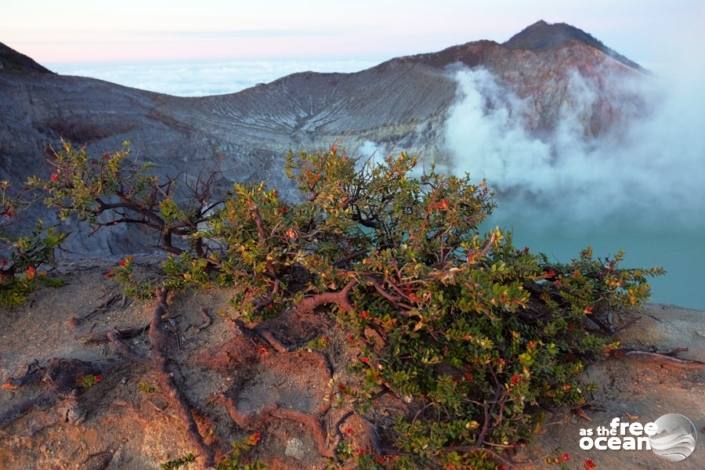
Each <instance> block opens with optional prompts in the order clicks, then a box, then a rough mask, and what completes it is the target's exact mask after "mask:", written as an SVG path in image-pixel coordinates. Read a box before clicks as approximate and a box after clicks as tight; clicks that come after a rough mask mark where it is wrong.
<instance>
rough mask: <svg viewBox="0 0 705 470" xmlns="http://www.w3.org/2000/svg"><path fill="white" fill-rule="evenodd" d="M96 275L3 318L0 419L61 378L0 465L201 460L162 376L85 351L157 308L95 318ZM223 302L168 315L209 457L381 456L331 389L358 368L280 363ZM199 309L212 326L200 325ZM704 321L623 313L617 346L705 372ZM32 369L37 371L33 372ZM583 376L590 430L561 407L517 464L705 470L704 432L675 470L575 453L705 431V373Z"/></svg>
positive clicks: (299, 355) (182, 303) (617, 455)
mask: <svg viewBox="0 0 705 470" xmlns="http://www.w3.org/2000/svg"><path fill="white" fill-rule="evenodd" d="M103 272H104V269H101V268H100V267H95V268H88V269H79V270H75V271H74V272H72V273H67V274H65V279H66V281H67V284H66V285H65V286H63V287H60V288H54V289H52V288H41V289H40V290H38V291H37V292H35V293H34V294H32V296H31V298H30V300H29V302H28V303H27V304H26V305H24V306H22V307H18V308H16V309H13V310H5V311H2V312H0V382H1V383H4V384H6V385H4V386H3V389H1V390H0V416H7V412H8V410H11V409H12V408H13V407H16V406H17V405H18V403H22V402H23V400H26V399H27V398H33V397H37V396H39V395H40V394H42V393H46V391H47V390H51V380H49V381H47V379H46V377H54V378H55V380H56V381H57V383H60V384H61V385H60V386H59V389H60V390H61V391H63V392H65V393H64V395H62V396H60V397H59V399H57V400H55V401H53V402H46V403H44V402H43V403H38V404H37V406H34V407H32V408H30V409H28V410H27V411H26V412H25V413H21V414H19V415H17V416H16V417H14V419H12V420H9V421H8V422H6V423H4V425H3V426H2V428H1V429H0V468H3V469H8V470H15V469H17V470H19V469H28V468H50V469H53V468H57V469H58V468H61V469H64V468H70V469H73V468H75V469H79V468H80V469H84V468H95V469H105V468H107V469H116V470H117V469H143V468H144V469H150V468H155V469H156V468H159V465H160V464H161V463H164V462H167V461H169V460H171V459H175V458H178V457H181V456H184V455H186V454H188V453H189V452H194V453H196V450H195V449H194V448H193V444H192V441H191V440H190V439H189V435H188V432H187V429H186V427H185V425H184V423H183V421H182V419H181V418H180V417H179V415H178V413H177V411H176V409H175V408H174V406H173V401H172V400H171V399H170V397H169V395H168V391H166V390H164V389H162V388H161V385H160V384H161V382H160V380H159V377H158V376H157V375H156V373H155V371H154V370H152V369H151V368H150V367H149V366H148V365H140V364H135V363H131V362H129V361H126V360H125V358H123V357H121V356H120V355H119V354H117V352H116V350H115V348H114V346H112V345H110V344H108V343H107V342H102V343H100V342H94V340H90V341H88V340H87V339H91V338H95V337H96V335H98V334H99V333H101V332H105V331H108V330H109V329H110V328H118V329H126V328H129V327H134V326H145V325H146V324H147V322H148V321H149V316H150V312H151V310H152V308H153V305H152V303H151V302H137V301H127V302H125V303H123V301H122V298H121V297H119V298H118V301H116V302H113V303H110V304H109V306H108V307H107V308H97V307H100V306H101V305H103V304H105V302H106V300H109V299H110V298H111V297H112V296H113V295H115V294H116V293H118V286H117V285H116V284H115V283H114V282H113V281H112V280H110V279H105V278H104V277H103ZM229 300H230V295H229V293H228V292H227V291H226V290H217V289H215V290H204V291H199V292H196V293H192V294H186V295H180V296H177V297H175V298H174V299H173V300H171V301H170V303H169V312H168V314H167V315H166V317H165V318H164V325H165V329H166V330H165V331H166V332H167V333H168V338H169V346H168V349H167V350H166V353H167V354H168V356H169V358H170V360H171V362H172V363H173V364H174V367H173V368H172V369H171V370H172V371H173V374H174V380H175V381H176V382H177V383H178V384H179V386H180V389H181V391H182V392H183V393H184V395H185V397H186V399H187V400H188V402H189V403H190V404H191V406H192V409H193V413H194V418H195V421H196V424H197V426H198V429H199V430H200V431H201V434H202V435H204V436H206V440H207V442H208V443H210V444H209V445H214V446H215V448H216V457H217V458H220V457H222V456H223V455H226V454H227V452H228V450H229V443H230V442H232V441H234V440H241V439H248V438H252V436H253V435H256V436H257V446H256V447H255V448H254V449H255V450H254V452H255V454H254V457H256V458H258V459H260V461H263V462H265V463H267V465H269V468H279V469H316V468H320V469H324V468H327V467H326V466H327V465H328V462H329V461H328V459H327V458H326V455H325V454H327V453H329V452H330V449H332V448H334V447H335V445H336V444H337V442H340V439H346V442H351V443H352V445H353V447H357V448H360V449H365V450H367V451H369V450H374V449H375V448H376V446H378V445H379V442H378V440H379V437H378V436H377V434H376V431H375V429H374V426H373V425H372V424H371V423H372V421H375V420H383V419H384V416H382V415H380V416H372V417H365V416H361V415H358V414H356V413H355V412H354V410H352V409H350V408H349V407H346V406H345V405H341V404H340V403H339V402H338V401H337V400H336V399H335V392H336V391H337V390H338V385H337V384H344V383H351V382H352V381H354V380H355V378H354V376H350V375H349V372H347V368H346V365H345V364H347V363H349V360H345V358H344V357H332V358H327V359H326V358H324V357H323V356H322V355H321V354H320V353H318V352H315V351H309V350H307V349H306V348H305V347H303V348H301V347H299V346H296V345H292V346H291V351H289V352H277V351H276V350H275V349H273V348H272V347H271V346H269V345H268V344H267V342H266V341H263V340H262V339H261V338H256V337H249V336H247V335H243V333H242V330H241V328H240V327H239V326H238V324H237V322H235V321H233V319H237V318H238V313H237V309H236V307H234V306H233V305H232V304H231V303H230V302H229ZM203 308H206V310H207V312H208V315H209V316H210V318H211V319H212V323H211V324H210V326H208V327H206V328H204V329H202V330H199V327H200V326H201V325H203V324H204V318H203V313H202V309H203ZM704 315H705V313H704V312H699V311H694V310H687V309H680V308H677V307H673V306H662V305H650V306H648V307H646V308H644V309H643V310H642V311H639V312H635V313H631V314H629V315H626V316H624V317H623V318H618V319H617V321H618V324H619V325H621V326H623V327H624V328H623V329H622V330H621V331H620V332H619V333H618V337H619V339H620V340H621V342H622V345H623V347H626V348H630V347H632V348H640V349H642V350H654V351H658V352H669V351H674V350H678V352H677V354H676V355H677V357H678V358H688V359H691V360H699V361H704V362H705V354H704V353H703V345H702V341H703V340H702V338H701V336H700V334H699V331H700V329H701V328H702V325H703V320H704V319H705V317H704ZM77 319H78V321H76V320H77ZM292 321H295V320H294V319H292ZM331 341H335V338H332V339H331ZM125 343H126V344H128V345H129V346H130V347H131V348H132V349H133V350H134V351H136V352H138V353H139V354H148V352H149V350H150V345H149V344H148V338H147V334H146V333H142V334H138V335H136V336H134V337H132V338H129V339H126V340H125ZM680 348H688V351H682V350H681V349H680ZM57 358H58V359H57ZM59 360H61V361H64V362H62V364H67V367H65V368H63V369H61V370H62V371H64V372H63V374H58V375H57V374H56V370H58V369H52V366H51V364H58V362H56V361H59ZM33 363H35V364H36V366H32V367H35V368H36V369H32V368H29V369H28V367H27V366H28V364H33ZM42 367H43V368H44V369H42ZM28 370H29V371H32V370H41V371H43V372H42V373H41V374H38V375H37V377H38V378H39V379H38V380H36V381H28V382H27V384H25V385H23V386H8V385H7V384H8V383H10V382H11V383H17V382H12V380H11V379H13V378H17V377H20V376H22V375H23V374H25V373H26V372H27V371H28ZM52 370H53V372H52ZM74 372H75V373H74ZM87 374H97V375H101V380H100V381H99V382H97V383H95V384H94V385H92V386H90V387H87V388H86V387H82V386H81V380H80V377H78V376H79V375H87ZM29 376H30V377H31V376H32V374H29ZM61 377H63V378H61ZM586 378H587V380H588V381H592V382H594V383H595V385H596V389H595V392H594V393H593V395H592V400H591V402H590V405H591V406H590V407H588V408H586V409H585V416H587V417H588V418H589V419H590V421H586V420H585V419H584V418H582V417H579V416H576V415H574V414H572V413H571V412H570V410H555V411H554V412H553V414H552V415H551V416H548V417H547V418H546V422H545V425H544V426H543V428H542V430H541V431H540V433H539V435H538V436H537V438H536V439H535V441H534V442H533V443H532V444H531V445H529V446H528V447H527V448H525V449H523V450H522V451H521V452H520V453H519V455H517V456H515V460H516V461H517V462H518V464H517V468H527V469H545V468H554V467H553V466H552V465H549V464H547V463H546V460H545V459H546V457H547V456H555V455H561V454H563V453H568V454H569V455H570V461H569V462H567V466H568V468H570V469H578V470H581V469H583V468H584V462H585V460H586V459H590V460H591V461H592V462H593V463H594V464H596V466H597V467H596V468H598V469H626V470H628V469H635V470H636V469H661V468H673V469H676V468H683V469H700V468H705V445H703V444H702V437H703V436H702V434H700V435H699V436H698V439H699V440H700V441H701V442H700V443H699V444H698V446H697V448H696V450H695V453H694V454H693V455H691V456H690V457H689V458H688V459H687V460H685V461H683V462H679V463H677V464H667V463H666V462H665V461H664V460H662V459H660V458H658V457H656V456H655V455H654V454H653V453H652V452H650V451H643V452H626V451H624V452H617V451H582V450H580V449H579V446H578V439H579V429H580V428H581V427H586V426H597V425H605V426H607V425H609V423H610V421H611V420H612V419H613V418H614V417H619V418H620V419H622V420H624V421H640V422H642V423H644V422H647V421H651V420H654V419H656V418H658V417H659V416H661V415H663V414H665V413H681V414H684V415H686V416H688V417H689V418H690V419H691V420H692V421H693V422H694V423H695V425H696V427H697V429H698V430H700V429H701V428H702V427H703V426H705V418H704V417H705V400H703V396H705V369H702V368H699V367H679V366H677V365H673V364H672V363H671V362H669V361H666V362H661V361H653V360H651V359H649V358H645V357H640V356H621V357H616V358H613V359H610V360H606V361H604V362H601V363H598V364H595V365H593V366H592V367H590V368H589V370H588V371H587V373H586ZM30 382H31V383H30ZM74 391H75V393H74ZM224 396H225V397H231V398H233V399H234V403H235V405H236V410H237V411H238V412H239V413H240V414H242V415H245V416H247V417H249V418H248V420H247V422H246V423H244V424H245V425H244V426H240V425H238V424H237V423H236V422H235V421H234V420H233V419H232V416H231V415H230V414H229V413H228V410H227V409H226V407H225V406H223V403H222V397H224ZM385 397H386V398H385ZM385 400H386V401H387V402H388V403H384V402H385ZM394 400H395V398H394V397H392V396H383V397H380V398H379V399H377V402H379V403H377V405H376V406H377V407H382V408H384V407H388V408H390V409H393V408H395V407H399V406H402V407H403V403H397V402H395V401H394ZM311 420H314V421H311ZM312 423H314V424H312ZM315 423H317V424H315ZM253 433H255V434H253ZM189 468H190V467H189ZM193 468H198V467H193ZM555 468H558V467H555Z"/></svg>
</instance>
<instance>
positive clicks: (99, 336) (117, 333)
mask: <svg viewBox="0 0 705 470" xmlns="http://www.w3.org/2000/svg"><path fill="white" fill-rule="evenodd" d="M145 331H147V325H144V326H138V327H135V328H125V329H122V330H118V329H116V328H113V329H111V330H108V331H101V332H100V333H93V334H91V335H87V336H84V337H82V338H78V341H79V342H80V343H81V344H102V343H111V342H113V339H111V338H110V334H111V333H112V334H113V338H117V339H121V340H125V339H132V338H134V337H136V336H139V335H141V334H142V333H144V332H145Z"/></svg>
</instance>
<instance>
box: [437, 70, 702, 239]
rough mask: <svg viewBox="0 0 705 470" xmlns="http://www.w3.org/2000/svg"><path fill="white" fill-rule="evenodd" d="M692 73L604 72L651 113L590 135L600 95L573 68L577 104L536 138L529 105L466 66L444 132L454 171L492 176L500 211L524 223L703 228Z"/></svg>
mask: <svg viewBox="0 0 705 470" xmlns="http://www.w3.org/2000/svg"><path fill="white" fill-rule="evenodd" d="M700 72H701V71H700ZM687 77H688V78H687V80H683V79H682V77H681V78H679V79H665V78H663V77H662V78H658V79H657V78H649V79H645V80H644V81H642V82H639V81H626V80H624V78H623V77H621V78H618V77H609V76H608V77H607V79H608V83H609V86H608V88H607V89H608V92H609V90H613V91H614V90H625V91H627V92H629V93H639V94H641V95H642V96H645V98H646V99H647V101H648V102H649V103H650V105H651V106H650V108H651V110H650V112H649V113H648V115H646V116H639V117H636V116H631V117H630V118H629V119H627V120H626V121H625V122H623V123H622V124H617V125H616V128H614V129H610V130H609V131H608V132H606V133H605V134H604V135H602V136H600V137H596V138H586V137H585V134H584V126H585V124H584V122H585V116H586V113H588V110H590V109H591V107H592V105H593V103H594V101H595V100H596V99H598V91H597V90H595V89H594V88H593V86H592V84H591V82H589V81H588V80H585V79H583V77H582V76H581V75H580V74H579V73H577V72H575V73H573V74H572V75H571V78H570V80H569V86H568V96H567V98H568V99H567V101H568V102H570V103H571V105H570V106H562V107H561V112H560V119H559V124H558V126H557V128H556V129H555V130H553V131H552V132H551V133H550V134H549V135H547V136H542V138H538V137H535V136H534V135H532V134H531V133H530V132H529V131H527V130H526V126H525V117H526V116H531V114H530V109H529V108H528V103H527V102H525V101H522V100H521V99H519V97H517V96H516V95H515V94H514V93H512V92H511V90H510V89H508V88H507V87H505V86H502V85H501V84H500V83H499V82H498V81H497V80H496V79H495V78H494V77H493V75H492V74H491V73H489V72H488V71H486V70H483V69H473V70H468V69H464V70H461V71H459V72H457V73H456V75H455V78H456V80H457V81H458V84H459V87H458V89H459V97H458V100H457V102H456V103H455V105H454V106H453V107H452V108H451V110H450V112H449V117H448V120H447V123H446V129H445V131H446V132H445V144H446V146H447V149H448V153H449V155H450V158H451V167H452V168H451V169H452V171H454V172H456V173H461V172H465V171H468V172H469V173H470V174H471V175H472V176H473V177H474V178H486V179H487V180H488V182H489V183H490V185H491V186H493V187H494V188H496V189H497V190H498V191H499V193H500V197H499V199H500V214H502V215H503V217H506V218H507V219H508V220H512V219H513V220H514V221H516V219H517V217H519V218H523V219H525V220H523V223H524V224H526V223H529V224H530V223H531V221H535V222H536V223H539V224H542V225H544V226H545V224H547V223H548V224H550V223H551V222H550V221H551V220H554V221H557V223H560V224H562V225H563V226H565V225H566V222H575V226H576V227H580V226H583V225H584V224H585V223H586V222H598V223H599V222H601V221H604V220H606V219H608V218H619V219H622V218H624V217H627V218H629V220H630V221H631V223H636V224H639V225H643V224H654V223H684V224H687V225H688V226H689V227H690V228H694V227H705V127H703V126H704V124H703V123H704V122H705V99H704V96H705V94H704V93H703V91H702V90H701V86H700V85H699V84H702V83H703V81H702V77H705V74H702V73H691V74H687ZM647 82H648V83H647ZM610 94H611V95H612V93H610ZM617 95H619V93H616V94H615V96H617ZM627 105H628V104H627V103H625V106H627ZM626 111H627V112H628V113H631V112H633V110H629V109H627V110H626ZM546 212H550V216H546Z"/></svg>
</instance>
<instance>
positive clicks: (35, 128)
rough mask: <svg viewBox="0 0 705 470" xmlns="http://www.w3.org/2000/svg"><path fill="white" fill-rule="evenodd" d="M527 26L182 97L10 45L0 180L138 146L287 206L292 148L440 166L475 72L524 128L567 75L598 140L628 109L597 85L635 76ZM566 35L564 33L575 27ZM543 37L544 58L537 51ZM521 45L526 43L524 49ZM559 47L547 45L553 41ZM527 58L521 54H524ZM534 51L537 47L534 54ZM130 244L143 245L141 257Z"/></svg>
mask: <svg viewBox="0 0 705 470" xmlns="http://www.w3.org/2000/svg"><path fill="white" fill-rule="evenodd" d="M536 28H537V26H536V25H534V26H532V27H530V28H529V29H528V31H529V32H528V33H527V32H526V31H527V30H525V31H524V32H522V33H520V35H519V36H518V37H517V36H515V38H513V39H512V40H510V41H509V42H508V43H505V44H498V43H496V42H492V41H477V42H470V43H467V44H463V45H459V46H453V47H450V48H448V49H445V50H443V51H440V52H436V53H430V54H420V55H415V56H408V57H401V58H397V59H393V60H390V61H387V62H384V63H382V64H379V65H377V66H375V67H372V68H370V69H366V70H363V71H360V72H356V73H349V74H340V73H313V72H305V73H297V74H293V75H289V76H287V77H283V78H281V79H279V80H275V81H274V82H271V83H268V84H264V85H259V86H256V87H253V88H249V89H247V90H243V91H241V92H239V93H234V94H228V95H219V96H208V97H202V98H180V97H174V96H168V95H163V94H158V93H151V92H146V91H142V90H137V89H132V88H126V87H123V86H119V85H115V84H112V83H109V82H104V81H100V80H95V79H90V78H83V77H71V76H61V75H56V74H53V73H49V72H48V71H47V70H46V69H44V68H43V67H41V66H39V65H38V64H36V63H35V62H34V61H32V60H31V59H29V58H27V57H25V56H23V55H21V54H20V53H18V52H15V51H13V50H11V49H9V48H7V47H6V46H2V48H0V50H1V51H2V55H1V56H0V61H1V62H0V63H1V64H2V68H0V178H9V179H11V180H13V181H22V180H24V179H25V178H26V177H27V176H28V175H30V174H46V165H45V164H44V159H45V149H46V147H47V145H49V144H55V143H56V142H57V141H58V139H59V138H60V137H64V138H67V139H69V140H71V141H73V142H75V143H77V144H81V145H87V146H88V148H89V150H90V151H91V152H94V153H95V154H100V153H102V152H105V151H111V150H114V149H116V148H117V147H118V146H119V145H120V144H121V142H122V141H124V140H129V141H130V142H131V143H132V148H133V154H134V156H135V157H136V158H138V159H142V160H148V161H151V162H153V163H155V164H156V165H157V170H156V171H159V172H161V173H170V174H174V173H177V172H184V173H186V174H191V175H193V174H197V173H199V172H203V171H210V170H217V171H220V172H222V175H223V179H222V182H223V184H224V185H225V184H229V182H231V181H255V180H267V181H268V182H269V183H270V184H273V185H274V186H276V187H278V188H279V189H280V190H281V191H282V192H283V193H284V194H285V195H289V196H291V195H292V194H293V192H292V191H293V190H292V188H291V187H290V185H289V184H288V181H287V180H286V178H285V176H284V172H283V158H284V156H285V154H286V152H287V151H288V150H290V149H294V150H297V149H302V148H306V149H311V148H320V147H326V146H329V145H330V144H332V143H333V142H336V143H338V144H339V145H341V146H344V147H346V148H348V149H349V150H351V151H355V149H356V148H357V147H358V146H360V145H361V144H362V143H364V142H365V141H368V140H369V141H373V142H375V143H377V144H380V145H382V146H383V147H384V149H385V151H398V150H402V149H404V150H408V151H411V152H416V153H420V154H422V155H423V156H424V157H425V158H430V159H437V160H442V159H443V158H444V150H443V135H444V123H445V119H446V117H447V115H448V110H449V109H450V107H451V106H452V105H453V103H454V102H455V100H456V96H457V93H458V85H457V82H456V80H455V79H454V78H453V75H452V73H451V70H452V69H453V67H455V66H456V64H462V65H465V66H467V67H483V68H486V69H488V70H489V71H490V72H492V73H493V74H494V75H495V76H496V77H497V79H498V80H499V81H500V82H502V83H503V84H504V85H506V86H507V87H509V89H511V90H512V91H513V92H514V93H516V94H517V95H518V96H519V97H521V98H523V99H525V100H528V101H529V102H530V103H531V109H533V110H535V112H533V113H532V115H531V116H526V125H527V127H528V128H529V129H530V130H531V131H534V132H537V133H541V132H547V131H550V129H552V128H554V127H555V126H556V125H557V123H558V121H559V119H560V113H561V109H562V108H563V107H565V106H570V105H571V103H570V100H571V98H570V96H568V87H569V81H570V79H571V76H572V74H574V73H576V72H577V73H578V74H580V75H581V76H582V77H583V78H584V79H585V80H587V81H589V82H590V83H591V86H594V87H595V89H596V90H597V92H598V94H599V96H600V99H599V100H598V101H596V102H595V103H594V105H593V106H592V107H591V109H590V110H589V112H588V113H586V116H585V118H584V119H585V122H584V126H585V132H586V134H587V135H598V134H600V133H601V132H603V131H604V129H606V128H608V127H609V126H611V125H612V124H613V123H614V121H615V120H616V119H619V117H620V113H621V111H620V109H621V104H622V103H623V100H625V99H631V100H633V99H634V97H631V96H615V95H614V92H613V91H611V90H608V89H607V88H606V87H607V85H606V82H605V80H603V76H604V75H605V74H610V75H613V76H620V75H623V76H625V77H626V76H629V77H631V76H636V75H641V74H642V72H641V69H640V68H639V67H638V66H634V65H633V63H631V62H629V61H625V60H620V58H619V57H616V56H615V55H614V54H611V53H609V50H606V48H604V47H603V46H600V44H596V43H595V41H596V40H594V39H591V38H592V37H591V36H589V35H587V33H582V32H581V33H582V34H577V33H575V31H580V30H577V28H573V29H571V30H570V32H572V34H570V35H569V36H570V37H569V38H567V39H566V37H565V27H564V25H545V26H544V25H540V26H539V29H540V32H541V34H537V33H536ZM571 28H572V27H571ZM537 36H541V37H542V38H543V40H542V41H539V43H540V44H539V45H540V46H541V47H534V46H535V44H534V43H533V42H532V41H535V39H532V38H535V37H537ZM522 38H524V39H522ZM552 38H553V39H552ZM518 45H523V46H525V47H518ZM529 46H531V47H529ZM137 240H140V237H134V236H129V235H128V234H127V233H116V231H112V232H111V234H109V235H100V236H98V237H93V238H90V239H88V238H86V237H84V236H74V237H72V245H71V246H72V247H73V249H74V250H76V251H80V252H84V253H86V252H87V253H121V252H125V251H134V250H142V249H147V248H149V247H147V246H144V245H142V244H140V243H137ZM136 243H137V244H136Z"/></svg>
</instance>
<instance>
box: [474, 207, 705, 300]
mask: <svg viewBox="0 0 705 470" xmlns="http://www.w3.org/2000/svg"><path fill="white" fill-rule="evenodd" d="M494 225H500V226H501V227H502V228H504V229H510V230H512V232H513V237H514V243H515V245H516V246H519V247H522V246H528V247H530V248H531V249H532V251H536V252H543V253H545V254H546V255H548V256H549V258H550V259H555V260H558V261H568V260H570V259H571V258H574V257H576V256H578V254H579V253H580V250H582V249H583V248H585V247H586V246H592V248H593V252H594V254H595V256H599V257H605V256H608V255H612V254H613V253H615V252H616V251H618V250H623V251H624V252H625V253H626V256H625V260H624V264H623V265H624V266H625V267H651V266H661V267H663V268H664V269H666V271H667V272H666V274H665V275H664V276H661V277H657V278H655V279H653V280H652V282H651V284H652V296H651V302H656V303H664V304H674V305H678V306H681V307H689V308H696V309H701V310H705V232H703V231H700V230H692V229H691V230H688V229H684V228H683V227H675V228H673V229H668V228H661V227H652V228H650V227H644V226H643V225H640V224H633V225H630V224H624V223H622V224H618V223H615V222H612V223H601V224H596V225H594V226H587V227H583V228H582V230H576V227H575V226H574V225H573V224H571V226H570V227H569V228H568V227H561V226H560V225H557V226H553V227H552V228H551V229H550V230H542V229H540V228H537V227H536V226H535V225H536V224H535V223H522V222H515V223H513V224H512V223H507V222H503V221H502V220H501V212H500V213H498V214H497V216H494V217H493V219H492V220H490V221H489V222H488V226H494Z"/></svg>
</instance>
